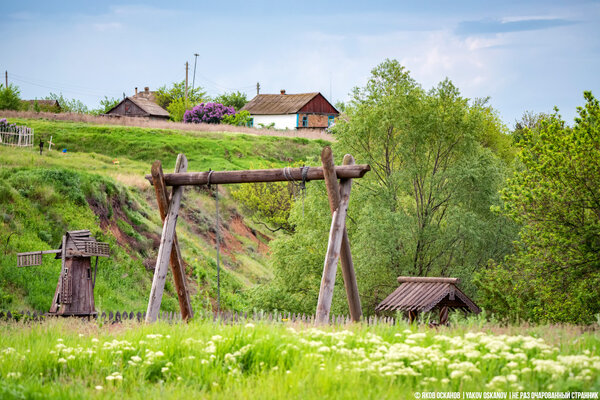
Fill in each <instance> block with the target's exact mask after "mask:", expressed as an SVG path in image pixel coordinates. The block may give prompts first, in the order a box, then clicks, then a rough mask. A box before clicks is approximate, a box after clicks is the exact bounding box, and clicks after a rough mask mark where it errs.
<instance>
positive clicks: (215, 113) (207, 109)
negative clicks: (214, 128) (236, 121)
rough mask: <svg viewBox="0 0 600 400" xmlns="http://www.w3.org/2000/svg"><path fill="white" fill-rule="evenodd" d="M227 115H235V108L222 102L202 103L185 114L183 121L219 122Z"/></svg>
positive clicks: (195, 122) (196, 122)
mask: <svg viewBox="0 0 600 400" xmlns="http://www.w3.org/2000/svg"><path fill="white" fill-rule="evenodd" d="M225 115H235V109H234V108H233V107H226V106H224V105H223V104H221V103H200V104H198V105H197V106H196V107H194V108H192V109H191V110H188V111H186V112H185V113H184V114H183V122H186V123H194V124H199V123H202V122H204V123H207V124H218V123H220V122H221V120H222V119H223V117H224V116H225Z"/></svg>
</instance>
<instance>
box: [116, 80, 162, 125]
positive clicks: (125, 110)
mask: <svg viewBox="0 0 600 400" xmlns="http://www.w3.org/2000/svg"><path fill="white" fill-rule="evenodd" d="M155 100H156V97H155V95H154V92H151V91H150V88H149V87H147V86H146V87H145V88H144V91H143V92H139V93H138V90H137V88H135V95H133V96H130V97H126V98H124V99H123V100H122V101H121V102H120V103H119V104H117V105H116V106H114V107H113V108H111V109H110V110H109V111H107V112H106V115H111V116H124V117H146V118H150V119H169V112H168V111H167V110H165V109H164V108H162V107H161V106H159V105H158V104H156V103H155Z"/></svg>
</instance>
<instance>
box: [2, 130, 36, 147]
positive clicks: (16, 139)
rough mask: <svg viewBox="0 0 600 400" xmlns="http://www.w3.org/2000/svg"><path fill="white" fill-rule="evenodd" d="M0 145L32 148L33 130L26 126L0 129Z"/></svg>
mask: <svg viewBox="0 0 600 400" xmlns="http://www.w3.org/2000/svg"><path fill="white" fill-rule="evenodd" d="M0 144H2V145H4V146H15V147H31V146H33V128H28V127H26V126H11V127H4V126H2V127H0Z"/></svg>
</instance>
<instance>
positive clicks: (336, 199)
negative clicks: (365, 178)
mask: <svg viewBox="0 0 600 400" xmlns="http://www.w3.org/2000/svg"><path fill="white" fill-rule="evenodd" d="M321 161H322V163H323V171H324V173H323V175H324V179H325V185H326V187H327V196H328V198H329V207H330V209H331V212H332V213H333V212H334V211H335V210H336V209H337V208H338V206H339V204H340V195H341V193H340V190H341V188H340V185H338V181H337V177H336V174H335V169H334V168H335V165H334V163H333V154H332V152H331V148H330V147H329V146H326V147H325V148H324V149H323V151H322V152H321ZM343 164H344V165H354V158H353V157H352V156H351V155H350V154H346V155H345V156H344V161H343ZM340 182H341V183H342V184H347V185H351V183H352V182H351V179H341V180H340ZM348 190H350V189H348ZM342 235H343V236H342V246H341V249H340V260H341V264H342V277H343V278H344V286H345V289H346V297H347V298H348V309H349V311H350V318H351V319H352V321H353V322H358V321H360V318H361V316H362V308H361V304H360V296H359V293H358V285H357V283H356V274H355V273H354V263H353V262H352V253H351V252H350V241H349V240H348V231H347V230H346V225H345V224H344V232H343V234H342Z"/></svg>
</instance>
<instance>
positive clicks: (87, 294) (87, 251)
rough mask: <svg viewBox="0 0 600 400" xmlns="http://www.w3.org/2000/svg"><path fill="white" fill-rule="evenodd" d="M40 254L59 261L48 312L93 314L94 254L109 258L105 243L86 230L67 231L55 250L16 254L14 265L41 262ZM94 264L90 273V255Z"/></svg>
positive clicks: (30, 264) (94, 313)
mask: <svg viewBox="0 0 600 400" xmlns="http://www.w3.org/2000/svg"><path fill="white" fill-rule="evenodd" d="M44 254H56V257H55V259H58V260H61V269H60V275H59V277H58V283H57V285H56V291H55V293H54V299H53V300H52V305H51V307H50V311H48V315H59V316H80V317H83V316H95V315H97V312H96V308H95V305H94V287H95V285H96V273H97V271H98V257H109V256H110V249H109V246H108V243H103V242H98V241H97V240H96V239H95V238H94V237H93V236H92V234H91V232H90V231H89V230H87V229H84V230H78V231H67V232H66V233H65V235H64V236H63V238H62V243H61V244H60V246H59V248H58V249H57V250H42V251H30V252H27V253H19V254H17V266H18V267H31V266H39V265H42V262H43V255H44ZM94 256H95V257H96V264H95V268H94V271H93V273H92V264H91V259H92V257H94Z"/></svg>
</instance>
